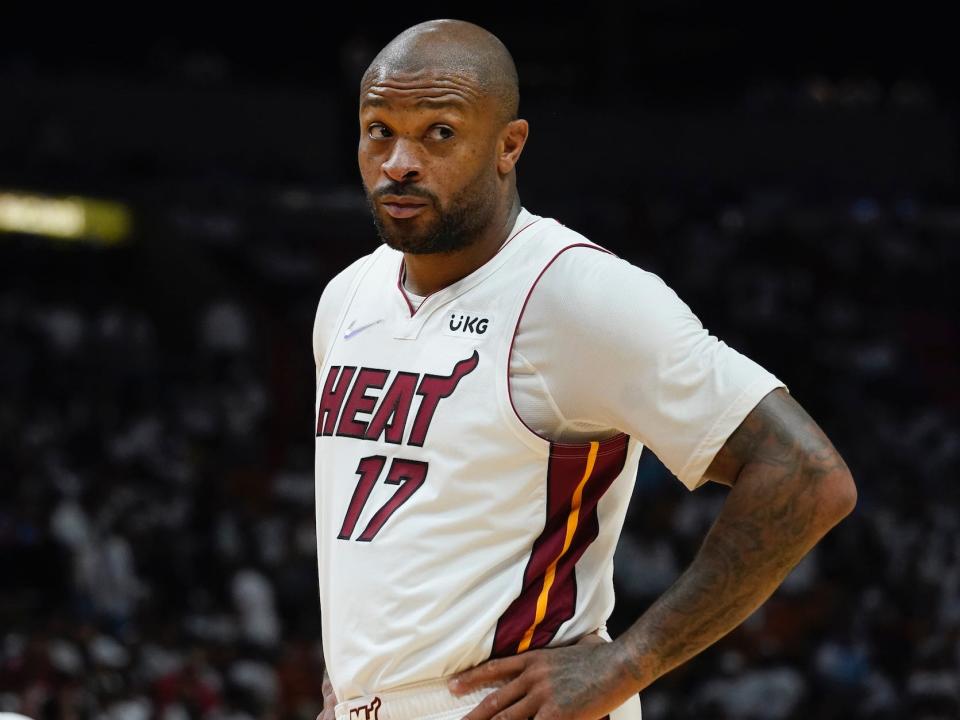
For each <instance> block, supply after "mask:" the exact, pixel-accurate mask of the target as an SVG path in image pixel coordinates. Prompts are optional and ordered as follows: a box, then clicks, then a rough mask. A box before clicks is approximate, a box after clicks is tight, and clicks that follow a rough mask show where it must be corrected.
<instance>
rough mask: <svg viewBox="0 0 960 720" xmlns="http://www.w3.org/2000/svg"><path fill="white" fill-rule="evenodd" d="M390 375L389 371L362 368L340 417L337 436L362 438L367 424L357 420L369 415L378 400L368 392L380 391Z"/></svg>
mask: <svg viewBox="0 0 960 720" xmlns="http://www.w3.org/2000/svg"><path fill="white" fill-rule="evenodd" d="M389 375H390V371H389V370H378V369H375V368H360V372H359V373H357V381H356V382H355V383H354V384H353V387H352V388H351V389H350V396H349V397H348V398H347V403H346V405H344V407H343V414H342V415H341V416H340V422H339V423H338V424H337V435H340V436H341V437H352V438H362V437H363V434H364V433H365V432H366V431H367V423H365V422H363V421H362V420H357V415H358V414H359V413H369V412H371V411H372V410H373V406H374V405H376V403H377V399H376V398H375V397H369V396H368V395H367V394H366V393H367V390H370V389H373V390H379V389H380V388H382V387H383V384H384V383H385V382H386V381H387V377H388V376H389Z"/></svg>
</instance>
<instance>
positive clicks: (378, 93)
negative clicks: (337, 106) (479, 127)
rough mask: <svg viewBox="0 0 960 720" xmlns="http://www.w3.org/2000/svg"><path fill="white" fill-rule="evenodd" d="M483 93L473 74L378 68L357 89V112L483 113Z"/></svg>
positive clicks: (484, 98) (484, 97)
mask: <svg viewBox="0 0 960 720" xmlns="http://www.w3.org/2000/svg"><path fill="white" fill-rule="evenodd" d="M486 99H487V98H486V94H485V93H484V92H483V90H482V88H481V86H480V83H479V82H478V81H477V78H476V76H475V75H474V74H471V73H469V72H463V71H457V70H434V69H422V70H416V71H409V70H407V71H402V70H396V69H390V68H378V69H376V70H375V71H374V72H371V73H369V75H368V76H366V77H364V80H363V83H362V84H361V86H360V111H361V112H362V111H364V110H366V109H370V108H388V109H389V108H408V109H426V110H431V109H433V110H437V109H453V110H459V111H461V112H464V113H470V112H473V111H479V110H482V109H483V108H484V107H485V105H486Z"/></svg>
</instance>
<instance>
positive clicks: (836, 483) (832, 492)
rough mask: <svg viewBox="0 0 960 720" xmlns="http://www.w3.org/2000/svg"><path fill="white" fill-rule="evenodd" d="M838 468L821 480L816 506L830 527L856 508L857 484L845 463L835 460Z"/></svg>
mask: <svg viewBox="0 0 960 720" xmlns="http://www.w3.org/2000/svg"><path fill="white" fill-rule="evenodd" d="M837 460H838V461H839V465H840V467H838V468H837V469H836V470H835V471H834V472H832V473H830V474H829V475H826V476H825V477H824V478H823V479H822V483H821V486H820V492H819V498H818V501H819V502H818V504H819V505H820V507H821V508H822V511H823V514H824V516H825V519H826V520H828V521H830V525H831V526H833V525H836V524H837V523H839V522H840V521H841V520H843V519H844V518H845V517H847V515H849V514H850V513H852V512H853V509H854V508H855V507H856V506H857V484H856V483H855V482H854V480H853V475H852V474H851V472H850V469H849V468H848V467H847V466H846V463H844V462H843V460H842V459H840V458H839V456H838V458H837Z"/></svg>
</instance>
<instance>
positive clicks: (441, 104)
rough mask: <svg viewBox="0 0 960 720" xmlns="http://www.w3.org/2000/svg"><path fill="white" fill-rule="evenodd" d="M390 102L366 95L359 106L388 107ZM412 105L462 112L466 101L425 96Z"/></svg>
mask: <svg viewBox="0 0 960 720" xmlns="http://www.w3.org/2000/svg"><path fill="white" fill-rule="evenodd" d="M390 104H391V103H390V101H389V100H387V99H385V98H382V97H376V96H374V97H371V98H366V97H365V98H364V99H363V100H361V101H360V107H361V108H364V107H388V106H389V105H390ZM414 105H415V107H429V108H431V109H433V110H440V109H444V108H449V109H452V110H459V111H461V112H463V110H464V108H465V105H466V103H464V102H463V101H462V100H442V99H440V98H430V97H425V98H420V99H419V100H417V102H416V103H414Z"/></svg>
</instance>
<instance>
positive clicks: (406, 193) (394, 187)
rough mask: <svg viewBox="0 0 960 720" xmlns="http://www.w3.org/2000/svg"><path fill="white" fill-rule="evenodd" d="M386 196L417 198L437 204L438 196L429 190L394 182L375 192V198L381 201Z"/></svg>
mask: <svg viewBox="0 0 960 720" xmlns="http://www.w3.org/2000/svg"><path fill="white" fill-rule="evenodd" d="M384 195H396V196H397V197H417V198H422V199H424V200H429V201H430V202H432V203H434V204H436V201H437V198H436V196H435V195H434V194H433V193H432V192H429V191H427V190H424V189H422V188H418V187H415V186H413V185H404V184H403V183H398V182H392V183H390V184H389V185H385V186H384V187H382V188H379V189H377V190H375V191H374V192H373V198H374V199H375V200H379V199H380V198H381V197H383V196H384Z"/></svg>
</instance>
